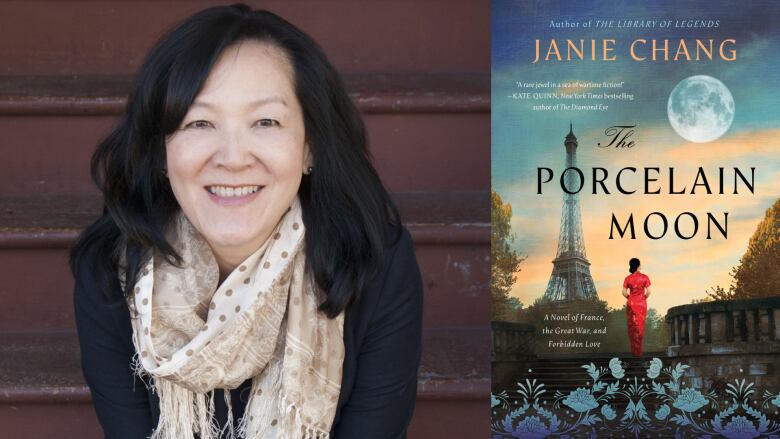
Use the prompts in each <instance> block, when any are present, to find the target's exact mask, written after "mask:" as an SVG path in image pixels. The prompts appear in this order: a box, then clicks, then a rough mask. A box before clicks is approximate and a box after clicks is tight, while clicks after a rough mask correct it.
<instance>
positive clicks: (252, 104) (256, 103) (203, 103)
mask: <svg viewBox="0 0 780 439" xmlns="http://www.w3.org/2000/svg"><path fill="white" fill-rule="evenodd" d="M272 103H277V104H282V105H284V106H285V107H286V106H287V101H285V100H284V98H282V97H281V96H269V97H267V98H261V99H255V100H253V101H249V102H247V103H246V105H245V106H246V107H247V108H254V107H260V106H262V105H267V104H272ZM194 107H206V108H211V109H214V107H216V105H215V104H213V103H211V102H208V101H198V100H196V101H194V102H193V103H192V105H190V108H194Z"/></svg>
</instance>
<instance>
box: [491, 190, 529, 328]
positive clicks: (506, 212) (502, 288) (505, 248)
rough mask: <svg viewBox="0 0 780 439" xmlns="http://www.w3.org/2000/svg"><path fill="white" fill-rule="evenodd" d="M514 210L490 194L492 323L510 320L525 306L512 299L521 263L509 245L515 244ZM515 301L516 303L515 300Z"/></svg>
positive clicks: (499, 198) (493, 193) (494, 194)
mask: <svg viewBox="0 0 780 439" xmlns="http://www.w3.org/2000/svg"><path fill="white" fill-rule="evenodd" d="M511 219H512V206H511V205H509V203H506V204H504V202H503V200H501V197H500V196H499V195H498V194H497V193H496V192H495V191H491V194H490V225H491V232H490V260H491V263H490V295H491V299H492V302H493V320H503V319H509V318H511V316H512V314H513V311H514V310H516V309H519V308H521V307H522V306H523V305H522V303H520V301H519V300H517V299H516V298H510V297H509V291H510V290H511V289H512V285H514V283H515V280H517V276H516V273H517V272H518V271H519V269H518V267H519V265H520V262H522V261H523V260H524V259H525V258H523V257H520V256H519V255H518V254H517V252H515V251H514V250H512V248H511V247H510V244H511V243H512V242H513V241H514V240H515V237H514V235H513V234H512V229H511V225H510V220H511ZM512 299H514V301H513V300H512Z"/></svg>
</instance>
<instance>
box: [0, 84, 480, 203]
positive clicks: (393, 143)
mask: <svg viewBox="0 0 780 439" xmlns="http://www.w3.org/2000/svg"><path fill="white" fill-rule="evenodd" d="M347 79H348V86H349V87H350V89H351V90H352V97H353V99H355V101H356V102H357V103H358V105H359V107H360V108H361V109H362V110H363V111H364V112H366V115H365V121H366V125H367V129H368V134H369V139H370V147H371V151H372V154H373V157H374V163H375V166H376V168H377V171H378V172H379V174H380V176H381V177H382V179H383V181H384V183H385V185H386V186H387V187H388V188H389V189H390V190H391V191H395V192H400V191H417V190H427V191H431V190H439V191H441V190H480V189H481V190H487V188H488V187H489V186H490V114H489V106H490V102H489V92H490V85H489V84H490V82H489V76H488V74H486V73H484V74H483V73H398V74H389V73H380V74H370V75H369V74H361V75H351V76H349V77H348V78H347ZM128 92H129V78H128V77H123V76H105V75H103V76H100V75H98V76H95V75H91V76H90V75H74V76H47V77H0V156H2V157H3V166H2V168H3V172H2V173H0V188H2V189H0V195H9V196H10V195H28V194H29V195H33V194H42V193H50V194H52V193H56V194H60V193H84V192H90V191H92V190H94V187H93V183H92V182H91V180H90V177H89V160H90V157H91V154H92V153H93V151H94V149H95V148H96V146H97V144H98V143H99V142H100V140H101V139H102V138H104V137H105V136H106V135H107V134H108V133H109V132H110V130H111V129H112V127H113V125H114V124H115V123H116V122H117V119H118V115H119V113H120V112H121V111H122V109H123V107H124V105H125V98H124V96H126V95H127V93H128ZM64 159H65V160H64Z"/></svg>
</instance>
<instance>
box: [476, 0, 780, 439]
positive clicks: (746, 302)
mask: <svg viewBox="0 0 780 439" xmlns="http://www.w3.org/2000/svg"><path fill="white" fill-rule="evenodd" d="M779 19H780V5H778V4H777V3H775V2H770V1H752V2H751V1H743V2H739V3H738V4H735V3H726V2H684V3H683V2H674V1H657V2H643V3H640V2H622V1H620V2H587V3H586V2H576V3H575V2H562V1H555V2H537V1H508V0H495V1H493V3H492V92H491V93H492V101H491V102H492V104H491V106H492V107H491V111H492V115H491V117H492V196H491V212H492V218H491V219H492V227H493V228H492V242H491V244H492V254H491V257H492V260H491V264H492V265H491V268H492V269H491V293H492V300H493V341H492V398H491V411H492V427H491V437H494V438H504V437H507V438H509V437H520V438H525V437H529V438H536V437H572V438H574V437H732V438H736V437H740V438H742V437H744V438H748V437H749V438H752V437H778V436H780V416H778V411H779V410H780V140H779V139H780V122H779V121H780V85H779V84H780V60H778V56H780V26H778V25H777V23H778V22H779Z"/></svg>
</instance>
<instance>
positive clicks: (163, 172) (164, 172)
mask: <svg viewBox="0 0 780 439" xmlns="http://www.w3.org/2000/svg"><path fill="white" fill-rule="evenodd" d="M162 174H163V177H165V178H168V168H163V169H162Z"/></svg>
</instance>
